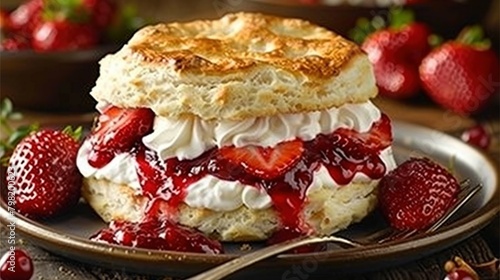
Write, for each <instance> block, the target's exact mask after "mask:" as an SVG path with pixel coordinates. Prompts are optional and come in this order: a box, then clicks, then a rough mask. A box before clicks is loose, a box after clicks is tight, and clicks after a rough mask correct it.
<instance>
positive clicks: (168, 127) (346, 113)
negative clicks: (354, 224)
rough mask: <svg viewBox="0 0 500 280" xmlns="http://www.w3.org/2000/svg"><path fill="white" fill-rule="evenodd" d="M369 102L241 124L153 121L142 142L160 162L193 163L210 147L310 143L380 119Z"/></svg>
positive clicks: (365, 127)
mask: <svg viewBox="0 0 500 280" xmlns="http://www.w3.org/2000/svg"><path fill="white" fill-rule="evenodd" d="M380 116H381V113H380V111H379V110H378V108H377V107H375V105H373V103H371V102H369V101H368V102H365V103H360V104H345V105H343V106H342V107H339V108H332V109H329V110H325V111H320V112H310V113H300V114H284V115H276V116H269V117H258V118H250V119H245V120H243V121H217V122H216V121H204V120H201V119H199V118H196V117H188V118H185V119H182V120H171V119H168V118H164V117H158V116H157V117H156V118H155V122H154V125H153V132H152V133H151V134H149V135H146V136H145V137H144V138H143V139H142V140H143V143H144V145H145V146H146V147H148V148H149V149H151V150H154V151H156V152H157V153H158V155H159V156H160V158H162V159H168V158H172V157H177V158H178V159H180V160H184V159H193V158H196V157H198V156H199V155H201V154H202V153H203V152H204V151H206V150H208V149H210V148H213V147H216V146H217V147H223V146H231V145H234V146H235V147H243V146H247V145H257V146H262V147H273V146H275V145H276V144H278V143H280V142H284V141H290V140H293V139H295V138H300V139H302V140H304V141H308V140H312V139H314V138H315V137H316V136H317V135H318V134H329V133H331V132H333V131H334V130H335V129H337V128H340V127H343V128H349V129H354V130H356V131H358V132H365V131H368V130H369V129H370V127H371V126H372V124H373V123H374V122H376V121H377V120H379V119H380Z"/></svg>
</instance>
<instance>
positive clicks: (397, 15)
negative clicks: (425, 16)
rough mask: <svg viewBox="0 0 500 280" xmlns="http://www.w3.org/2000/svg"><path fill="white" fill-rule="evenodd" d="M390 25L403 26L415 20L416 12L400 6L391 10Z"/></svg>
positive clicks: (394, 26) (393, 26)
mask: <svg viewBox="0 0 500 280" xmlns="http://www.w3.org/2000/svg"><path fill="white" fill-rule="evenodd" d="M388 21H389V27H392V28H402V27H404V26H406V25H409V24H411V23H412V22H414V21H415V14H413V12H412V11H411V10H405V9H402V8H400V7H396V8H391V9H390V10H389V20H388Z"/></svg>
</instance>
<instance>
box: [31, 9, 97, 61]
mask: <svg viewBox="0 0 500 280" xmlns="http://www.w3.org/2000/svg"><path fill="white" fill-rule="evenodd" d="M91 17H92V14H91V11H90V10H88V8H86V7H85V6H83V3H82V1H81V0H46V2H45V5H44V9H43V19H44V20H43V21H42V22H41V23H39V24H38V25H37V26H36V27H35V28H34V29H33V33H32V46H33V49H34V50H36V51H49V50H50V51H65V50H75V49H86V48H90V47H93V46H95V45H97V43H98V41H99V33H98V31H97V29H96V27H95V26H93V25H92V24H90V21H91V20H90V18H91Z"/></svg>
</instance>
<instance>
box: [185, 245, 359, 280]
mask: <svg viewBox="0 0 500 280" xmlns="http://www.w3.org/2000/svg"><path fill="white" fill-rule="evenodd" d="M321 242H335V243H339V244H344V245H348V246H352V247H360V246H361V245H360V244H358V243H356V242H354V241H351V240H349V239H346V238H342V237H337V236H325V237H310V236H303V237H299V238H296V239H292V240H289V241H287V242H283V243H278V244H274V245H271V246H269V247H266V248H264V249H260V250H257V251H255V252H253V253H249V254H246V255H244V256H241V257H237V258H235V259H233V260H231V261H228V262H226V263H224V264H222V265H219V266H216V267H214V268H212V269H210V270H207V271H205V272H203V273H201V274H198V275H196V276H194V277H191V278H188V279H186V280H219V279H222V278H224V277H226V276H229V275H230V274H232V273H234V272H235V271H237V270H240V269H242V268H245V267H247V266H249V265H252V264H254V263H256V262H258V261H261V260H263V259H267V258H269V257H272V256H275V255H277V254H279V253H283V252H286V251H288V250H291V249H294V248H296V247H300V246H303V245H308V244H314V243H321Z"/></svg>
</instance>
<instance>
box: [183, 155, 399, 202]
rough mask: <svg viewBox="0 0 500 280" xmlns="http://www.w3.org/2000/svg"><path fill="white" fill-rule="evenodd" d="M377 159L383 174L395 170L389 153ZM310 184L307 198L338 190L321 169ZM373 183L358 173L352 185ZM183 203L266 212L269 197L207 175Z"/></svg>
mask: <svg viewBox="0 0 500 280" xmlns="http://www.w3.org/2000/svg"><path fill="white" fill-rule="evenodd" d="M380 158H381V159H382V161H383V162H384V164H385V166H386V172H389V171H390V170H393V169H394V168H396V163H395V161H394V158H393V155H392V149H391V148H390V147H388V148H386V149H385V150H383V151H382V152H381V153H380ZM313 176H314V177H313V182H312V183H311V186H309V188H308V189H307V193H306V195H309V193H311V192H312V191H313V190H315V189H317V188H321V187H331V188H337V187H340V185H339V184H337V182H335V180H333V178H332V177H331V176H330V173H328V170H327V169H326V168H325V167H324V166H321V167H320V168H319V169H318V170H317V171H316V172H315V173H314V175H313ZM371 181H373V179H371V178H370V177H368V176H366V175H365V174H363V173H357V174H356V175H355V176H354V178H353V180H352V183H368V182H371ZM186 193H187V195H186V197H185V198H184V202H185V203H186V204H187V205H189V206H190V207H194V208H207V209H210V210H214V211H232V210H235V209H238V208H239V207H240V206H242V205H245V206H246V207H247V208H249V209H254V210H258V209H266V208H269V207H271V206H272V201H271V197H270V196H269V195H268V194H267V193H266V192H265V191H264V190H261V189H258V188H256V187H254V186H249V185H244V184H242V183H240V182H237V181H235V182H233V181H225V180H221V179H218V178H216V177H214V176H212V175H207V176H205V177H203V178H202V179H201V180H199V181H197V182H196V183H194V184H192V185H190V186H189V187H188V188H187V189H186Z"/></svg>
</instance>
